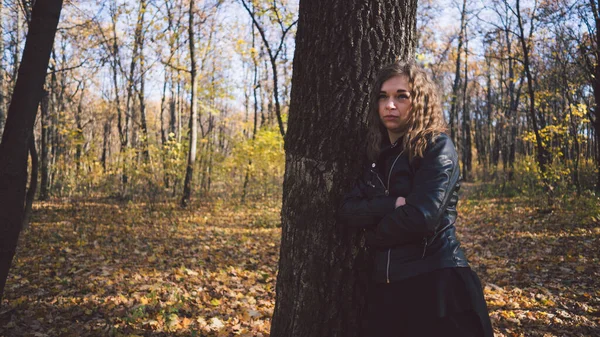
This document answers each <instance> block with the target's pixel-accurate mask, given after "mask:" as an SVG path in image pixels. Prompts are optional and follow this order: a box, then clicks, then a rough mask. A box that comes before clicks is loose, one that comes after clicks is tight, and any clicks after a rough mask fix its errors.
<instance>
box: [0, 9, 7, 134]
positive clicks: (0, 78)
mask: <svg viewBox="0 0 600 337" xmlns="http://www.w3.org/2000/svg"><path fill="white" fill-rule="evenodd" d="M0 36H2V38H0V55H4V1H0ZM4 72H5V71H4V57H0V137H2V130H4V123H5V122H6V111H5V109H4V101H5V99H4Z"/></svg>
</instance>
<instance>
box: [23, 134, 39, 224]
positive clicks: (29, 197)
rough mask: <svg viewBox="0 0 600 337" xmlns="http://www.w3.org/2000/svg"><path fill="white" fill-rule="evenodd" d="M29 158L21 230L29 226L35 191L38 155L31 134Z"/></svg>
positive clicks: (33, 137) (33, 136)
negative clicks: (28, 172) (27, 186)
mask: <svg viewBox="0 0 600 337" xmlns="http://www.w3.org/2000/svg"><path fill="white" fill-rule="evenodd" d="M29 157H30V158H31V173H30V174H29V188H28V189H27V194H26V195H25V211H24V212H23V229H26V228H27V227H28V226H29V220H30V219H31V211H32V208H33V200H34V199H35V191H36V190H37V179H38V153H37V150H36V148H35V135H34V134H33V133H32V134H31V137H29Z"/></svg>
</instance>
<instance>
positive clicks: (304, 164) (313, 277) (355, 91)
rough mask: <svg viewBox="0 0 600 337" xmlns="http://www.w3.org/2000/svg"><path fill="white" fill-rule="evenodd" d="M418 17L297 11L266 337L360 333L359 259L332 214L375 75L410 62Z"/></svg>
mask: <svg viewBox="0 0 600 337" xmlns="http://www.w3.org/2000/svg"><path fill="white" fill-rule="evenodd" d="M416 9H417V2H416V0H412V1H391V0H373V1H368V2H365V1H360V0H332V1H321V0H303V1H301V2H300V12H299V21H298V33H297V36H296V50H295V56H294V71H293V77H292V92H291V105H290V114H289V124H288V130H287V134H286V141H285V150H286V170H285V176H284V186H283V207H282V239H281V249H280V260H279V273H278V276H277V288H276V292H277V297H276V304H275V311H274V314H273V323H272V328H271V336H273V337H300V336H302V337H305V336H328V337H341V336H343V337H354V336H359V335H360V334H361V330H362V329H364V324H363V322H362V320H361V318H362V317H364V316H365V290H366V286H367V278H368V275H367V271H366V269H367V258H366V253H365V250H364V248H363V244H362V237H361V235H360V234H359V232H358V231H356V230H353V229H348V228H347V227H345V226H344V225H343V224H341V223H337V222H336V220H335V213H336V209H337V207H338V204H339V202H340V201H341V197H342V194H343V192H344V191H346V190H347V189H348V188H349V187H350V185H351V183H352V181H353V180H354V178H355V177H356V176H357V175H358V173H359V170H360V167H361V166H362V163H361V160H360V159H361V156H359V155H358V153H359V152H360V151H359V150H360V149H364V148H365V144H364V143H365V139H366V137H365V136H366V126H365V122H366V119H367V118H366V116H367V109H368V105H369V103H368V94H367V92H368V91H369V89H370V88H369V86H370V84H371V82H372V80H373V79H374V76H375V73H376V71H377V70H378V69H380V68H381V67H382V66H383V65H384V64H388V63H390V62H392V61H394V60H395V59H397V58H398V57H399V58H401V59H409V58H411V59H412V58H413V57H414V46H415V44H416V43H415V37H416V33H415V27H416Z"/></svg>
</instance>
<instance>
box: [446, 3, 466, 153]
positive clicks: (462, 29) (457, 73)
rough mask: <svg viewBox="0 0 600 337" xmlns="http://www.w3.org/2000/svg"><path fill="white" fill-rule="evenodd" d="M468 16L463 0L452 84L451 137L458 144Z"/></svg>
mask: <svg viewBox="0 0 600 337" xmlns="http://www.w3.org/2000/svg"><path fill="white" fill-rule="evenodd" d="M466 16H467V0H463V5H462V10H461V12H460V32H459V33H458V48H457V49H456V68H455V71H454V84H453V85H452V102H451V104H450V116H449V117H450V118H449V119H450V123H449V124H450V137H451V138H452V141H454V143H455V144H458V139H457V130H456V129H457V128H458V116H457V114H458V107H457V105H458V90H459V89H460V70H461V66H460V62H461V59H460V57H461V53H462V45H463V40H464V35H465V30H466V26H467V24H466V22H467V21H466Z"/></svg>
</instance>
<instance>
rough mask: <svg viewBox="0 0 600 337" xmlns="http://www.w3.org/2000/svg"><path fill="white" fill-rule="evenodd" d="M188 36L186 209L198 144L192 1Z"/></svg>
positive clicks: (190, 192)
mask: <svg viewBox="0 0 600 337" xmlns="http://www.w3.org/2000/svg"><path fill="white" fill-rule="evenodd" d="M188 34H189V46H190V62H191V71H190V75H191V81H192V87H191V88H190V148H189V151H188V164H187V168H186V170H185V181H184V183H183V196H182V198H181V206H182V207H186V206H187V205H188V204H189V202H190V198H191V194H192V180H193V177H194V164H195V163H196V146H197V143H198V105H197V104H196V91H197V88H198V79H197V74H196V72H197V68H198V66H197V65H196V41H195V40H194V0H190V8H189V27H188Z"/></svg>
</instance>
